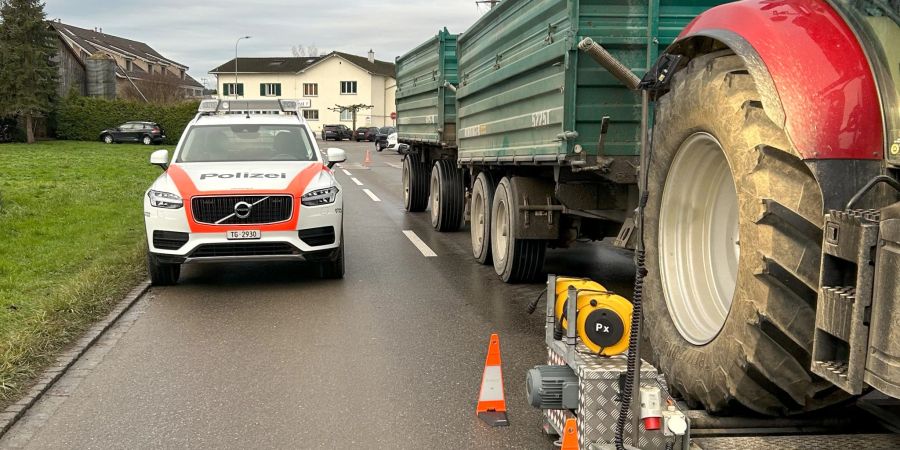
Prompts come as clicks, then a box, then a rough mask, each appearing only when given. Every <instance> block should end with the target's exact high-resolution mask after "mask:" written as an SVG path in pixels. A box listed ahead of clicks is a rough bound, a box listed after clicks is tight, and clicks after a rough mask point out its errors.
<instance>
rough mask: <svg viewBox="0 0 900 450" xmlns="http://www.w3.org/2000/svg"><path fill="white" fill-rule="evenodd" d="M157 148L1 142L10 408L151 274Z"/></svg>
mask: <svg viewBox="0 0 900 450" xmlns="http://www.w3.org/2000/svg"><path fill="white" fill-rule="evenodd" d="M154 149H156V147H145V146H142V145H105V144H102V143H95V142H71V141H56V142H43V143H38V144H33V145H25V144H2V145H0V410H2V407H3V406H5V405H6V404H9V403H11V402H12V401H14V400H15V398H16V397H18V396H19V395H20V394H21V393H22V390H23V389H24V388H25V387H27V385H28V383H29V381H30V380H31V379H32V378H33V377H35V376H36V375H38V374H39V373H40V370H41V369H42V368H43V367H44V366H45V365H46V364H48V363H49V362H50V361H52V359H53V358H54V356H55V354H56V353H57V352H58V351H59V350H61V349H62V348H64V347H65V346H66V345H67V344H69V343H70V342H72V341H73V340H75V338H77V337H78V336H79V335H80V334H81V333H82V332H83V331H84V330H86V329H87V327H88V326H89V325H90V324H91V323H92V322H93V321H95V320H96V319H98V318H101V317H103V316H104V315H105V314H106V313H107V312H108V311H109V310H110V309H111V308H112V306H114V305H115V303H116V302H117V301H118V300H120V299H121V298H122V296H123V294H124V293H126V292H127V291H128V290H130V289H131V288H132V287H134V285H135V284H137V283H138V282H139V281H140V280H141V279H143V278H144V277H146V273H145V267H144V255H145V248H146V244H145V237H144V225H143V223H144V221H143V217H142V214H143V213H142V199H143V197H142V196H143V193H144V191H145V190H146V189H147V187H149V186H150V183H151V182H152V181H153V179H155V178H156V177H157V176H158V175H159V173H160V170H159V168H157V167H153V166H150V165H149V164H148V158H149V155H150V152H151V151H152V150H154Z"/></svg>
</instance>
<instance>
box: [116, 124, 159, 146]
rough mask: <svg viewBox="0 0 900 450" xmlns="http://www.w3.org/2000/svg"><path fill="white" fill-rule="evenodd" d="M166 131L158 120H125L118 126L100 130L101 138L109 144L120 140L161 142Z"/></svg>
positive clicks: (148, 142)
mask: <svg viewBox="0 0 900 450" xmlns="http://www.w3.org/2000/svg"><path fill="white" fill-rule="evenodd" d="M165 139H166V132H165V130H163V128H162V127H161V126H160V125H159V124H158V123H156V122H125V123H123V124H122V125H119V126H118V127H116V128H107V129H105V130H103V131H102V132H100V140H101V141H103V142H106V143H107V144H112V143H118V142H140V143H142V144H144V145H150V144H161V143H162V142H163V141H164V140H165Z"/></svg>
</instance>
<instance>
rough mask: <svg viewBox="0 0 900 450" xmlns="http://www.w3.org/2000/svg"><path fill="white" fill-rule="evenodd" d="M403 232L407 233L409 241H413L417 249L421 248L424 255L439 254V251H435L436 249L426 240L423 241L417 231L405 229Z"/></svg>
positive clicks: (429, 256) (432, 255)
mask: <svg viewBox="0 0 900 450" xmlns="http://www.w3.org/2000/svg"><path fill="white" fill-rule="evenodd" d="M403 234H405V235H406V238H407V239H409V241H410V242H412V243H413V245H415V246H416V248H417V249H419V251H420V252H421V253H422V256H424V257H426V258H433V257H435V256H437V253H435V252H434V250H432V249H431V247H429V246H428V245H427V244H425V242H423V241H422V239H420V238H419V235H417V234H416V232H415V231H412V230H403Z"/></svg>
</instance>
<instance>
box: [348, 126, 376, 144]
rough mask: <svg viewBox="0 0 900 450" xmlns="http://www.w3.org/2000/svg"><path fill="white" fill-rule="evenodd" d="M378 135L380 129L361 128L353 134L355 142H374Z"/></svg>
mask: <svg viewBox="0 0 900 450" xmlns="http://www.w3.org/2000/svg"><path fill="white" fill-rule="evenodd" d="M376 134H378V127H359V128H357V129H356V131H355V132H354V133H353V140H355V141H356V142H359V141H369V142H374V141H375V135H376Z"/></svg>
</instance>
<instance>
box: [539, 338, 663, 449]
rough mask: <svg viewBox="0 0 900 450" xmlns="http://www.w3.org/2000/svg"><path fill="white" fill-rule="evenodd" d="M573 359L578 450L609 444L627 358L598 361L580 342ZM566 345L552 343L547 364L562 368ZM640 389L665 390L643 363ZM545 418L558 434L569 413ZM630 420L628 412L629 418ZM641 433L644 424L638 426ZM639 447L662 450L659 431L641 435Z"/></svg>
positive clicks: (547, 414) (627, 433) (557, 412)
mask: <svg viewBox="0 0 900 450" xmlns="http://www.w3.org/2000/svg"><path fill="white" fill-rule="evenodd" d="M576 350H577V352H576V353H575V355H574V362H575V366H576V371H575V372H576V373H577V374H578V380H579V382H578V404H579V405H578V414H577V416H578V419H579V420H578V444H579V448H582V449H586V448H589V447H588V446H589V445H590V444H597V443H599V444H608V443H612V442H613V439H614V437H615V428H616V427H615V424H616V418H617V417H618V416H619V402H618V395H619V392H618V391H619V389H618V384H619V376H620V375H621V374H623V373H624V372H625V368H626V357H625V356H624V355H619V356H615V357H610V358H598V357H597V356H596V355H592V354H591V353H590V350H588V348H587V347H585V346H584V345H583V344H581V343H580V342H579V343H578V344H577V345H576ZM564 354H565V344H563V343H562V342H560V341H557V342H554V343H553V344H551V345H550V346H548V349H547V361H548V363H549V364H559V365H565V364H566V359H565V356H563V355H564ZM641 375H642V377H641V385H642V386H657V387H661V386H665V383H664V380H663V378H662V376H660V375H659V374H658V373H657V371H656V369H655V368H654V367H653V366H652V365H650V364H649V363H647V362H646V361H645V362H643V363H642V364H641ZM544 414H545V418H546V420H547V422H548V423H550V425H551V426H553V428H554V429H556V431H557V432H559V431H561V430H562V428H563V423H564V422H565V420H566V418H568V417H572V414H571V412H569V411H560V410H545V411H544ZM630 416H631V414H630V411H629V417H630ZM641 428H642V429H643V423H642V424H641ZM631 429H632V428H631V420H629V421H628V422H627V423H626V426H625V437H626V438H625V442H626V444H631ZM639 444H640V445H639V447H640V448H642V449H663V448H665V446H666V439H665V438H664V437H663V435H662V433H661V432H659V431H652V432H647V431H643V432H642V433H641V438H640V443H639Z"/></svg>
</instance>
